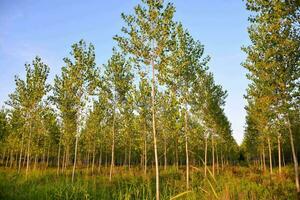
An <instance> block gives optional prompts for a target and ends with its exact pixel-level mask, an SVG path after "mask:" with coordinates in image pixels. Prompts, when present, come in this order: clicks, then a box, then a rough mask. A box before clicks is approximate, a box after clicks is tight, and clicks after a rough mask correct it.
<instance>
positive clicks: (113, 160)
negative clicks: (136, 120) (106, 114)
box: [109, 108, 116, 181]
mask: <svg viewBox="0 0 300 200" xmlns="http://www.w3.org/2000/svg"><path fill="white" fill-rule="evenodd" d="M113 115H114V116H113V130H112V145H111V163H110V171H109V181H111V179H112V174H113V170H114V165H115V158H114V156H115V121H116V117H115V115H116V113H115V108H114V113H113Z"/></svg>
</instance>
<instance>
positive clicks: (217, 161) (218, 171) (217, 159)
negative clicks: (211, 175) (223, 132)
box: [216, 144, 219, 175]
mask: <svg viewBox="0 0 300 200" xmlns="http://www.w3.org/2000/svg"><path fill="white" fill-rule="evenodd" d="M216 156H217V174H218V175H219V156H218V144H216Z"/></svg>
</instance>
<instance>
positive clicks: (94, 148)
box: [92, 142, 96, 174]
mask: <svg viewBox="0 0 300 200" xmlns="http://www.w3.org/2000/svg"><path fill="white" fill-rule="evenodd" d="M95 151H96V144H95V142H94V147H93V159H92V174H93V173H94V165H95Z"/></svg>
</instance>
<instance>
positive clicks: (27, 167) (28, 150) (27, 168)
mask: <svg viewBox="0 0 300 200" xmlns="http://www.w3.org/2000/svg"><path fill="white" fill-rule="evenodd" d="M29 127H30V128H29V139H28V146H27V164H26V178H27V175H28V170H29V162H30V145H31V144H30V141H31V125H30V126H29Z"/></svg>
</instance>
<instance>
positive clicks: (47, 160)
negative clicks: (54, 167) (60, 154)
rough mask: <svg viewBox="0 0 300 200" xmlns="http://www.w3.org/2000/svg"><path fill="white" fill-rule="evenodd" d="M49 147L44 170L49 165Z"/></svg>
mask: <svg viewBox="0 0 300 200" xmlns="http://www.w3.org/2000/svg"><path fill="white" fill-rule="evenodd" d="M49 151H50V150H49V147H48V150H47V159H46V168H48V165H49Z"/></svg>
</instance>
